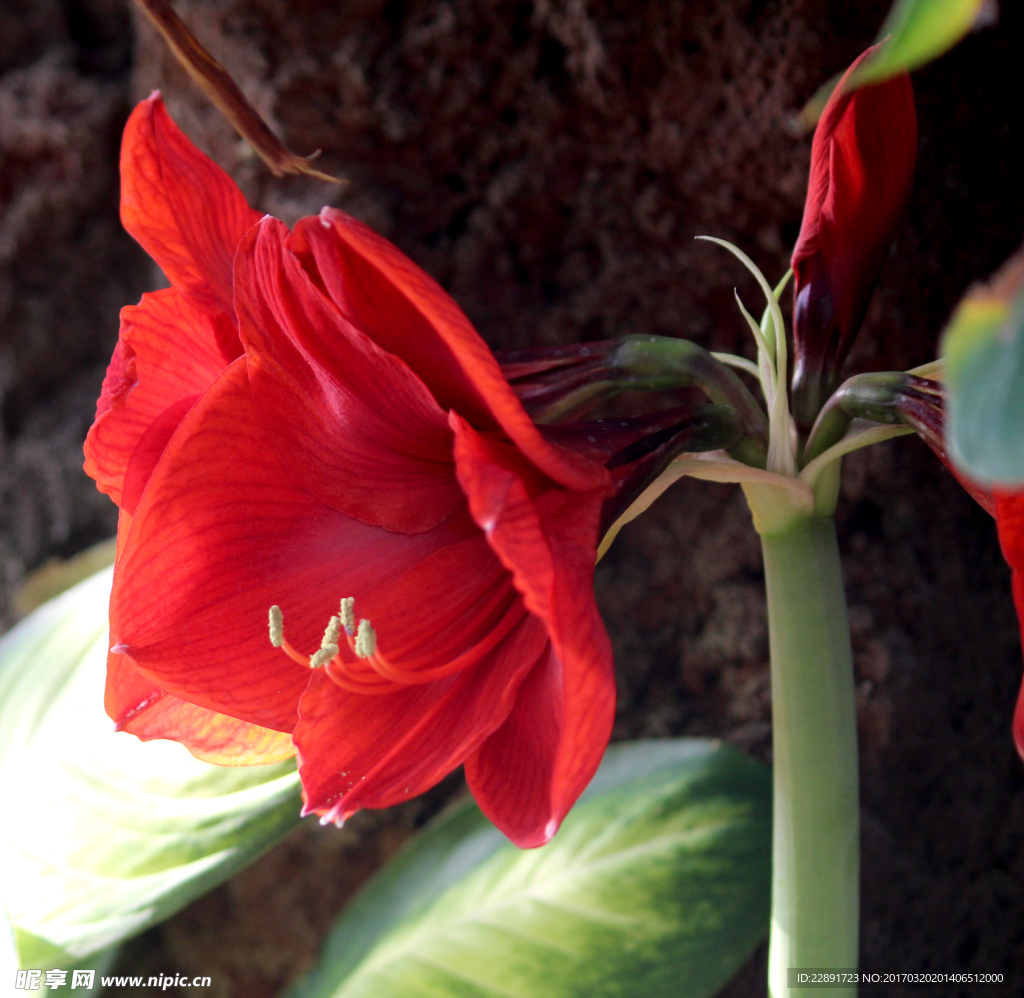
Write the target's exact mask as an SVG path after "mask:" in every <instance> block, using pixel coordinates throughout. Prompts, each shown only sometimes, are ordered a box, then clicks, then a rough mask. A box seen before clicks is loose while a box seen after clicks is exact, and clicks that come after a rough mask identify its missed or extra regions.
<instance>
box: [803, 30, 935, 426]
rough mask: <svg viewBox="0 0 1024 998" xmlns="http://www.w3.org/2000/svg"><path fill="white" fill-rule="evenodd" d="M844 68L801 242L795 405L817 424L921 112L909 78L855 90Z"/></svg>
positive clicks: (849, 339)
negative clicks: (918, 112)
mask: <svg viewBox="0 0 1024 998" xmlns="http://www.w3.org/2000/svg"><path fill="white" fill-rule="evenodd" d="M874 51H875V49H874V48H870V49H868V50H867V51H866V52H864V53H863V54H862V55H861V56H860V58H858V59H857V61H856V62H854V64H853V65H852V66H851V67H850V68H849V69H848V70H847V71H846V73H845V74H844V76H843V78H842V79H841V80H840V81H839V84H838V85H837V86H836V88H835V90H834V91H833V93H832V96H831V97H830V98H829V101H828V104H826V105H825V110H824V111H823V112H822V116H821V120H820V121H819V122H818V127H817V129H816V131H815V133H814V142H813V144H812V146H811V175H810V181H809V183H808V187H807V201H806V203H805V206H804V218H803V225H802V226H801V229H800V236H799V238H798V239H797V243H796V247H795V248H794V249H793V259H792V266H793V275H794V281H793V295H794V298H793V301H794V309H793V338H794V354H795V356H794V370H793V400H794V412H795V414H796V418H797V420H798V422H799V423H800V425H801V427H802V428H805V429H806V428H807V427H809V426H810V425H811V423H813V422H814V418H815V416H816V415H817V414H818V411H819V410H820V409H821V406H822V404H823V403H824V401H825V399H827V398H828V396H829V395H830V394H831V393H832V391H833V390H834V389H835V387H836V383H837V380H838V377H839V369H840V368H841V367H842V364H843V361H844V360H845V359H846V356H847V354H848V353H849V352H850V347H851V346H852V344H853V340H854V338H855V337H856V335H857V331H858V330H859V329H860V324H861V322H862V321H863V319H864V313H865V312H866V311H867V306H868V301H869V299H870V298H871V292H872V291H873V290H874V286H875V282H876V281H877V280H878V274H879V271H880V270H881V269H882V264H883V263H884V262H885V258H886V255H887V254H888V252H889V246H890V244H891V243H892V237H893V233H894V231H895V228H896V223H897V221H898V219H899V215H900V212H901V211H902V209H903V205H904V204H905V203H906V200H907V196H908V193H909V190H910V180H911V175H912V174H913V172H914V160H915V157H916V153H917V118H916V115H915V112H914V94H913V90H912V89H911V86H910V77H909V76H908V75H907V74H906V73H903V74H901V75H899V76H895V77H893V78H891V79H889V80H886V81H884V82H883V83H878V84H875V85H873V86H867V87H863V88H861V89H858V90H848V89H847V81H848V80H849V78H850V74H851V73H852V72H854V70H855V69H856V68H857V67H858V66H859V65H860V64H861V63H862V62H863V61H864V60H865V59H867V58H868V57H869V56H870V55H871V54H872V53H873V52H874Z"/></svg>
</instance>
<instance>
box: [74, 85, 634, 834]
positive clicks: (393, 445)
mask: <svg viewBox="0 0 1024 998" xmlns="http://www.w3.org/2000/svg"><path fill="white" fill-rule="evenodd" d="M122 185H123V187H122V191H123V193H122V218H123V220H124V223H125V226H126V227H127V228H128V230H129V231H130V232H131V233H132V234H133V235H134V236H135V237H136V238H137V239H138V240H139V242H141V243H142V245H143V246H144V247H145V248H146V249H147V251H148V252H149V253H150V254H151V255H152V256H153V258H154V259H155V260H156V261H157V263H158V264H159V265H160V266H161V267H162V268H163V270H164V272H165V273H166V275H167V276H168V278H169V279H170V281H171V284H172V287H171V288H170V289H168V290H164V291H157V292H155V293H152V294H147V295H145V296H143V299H142V302H141V303H140V304H139V305H138V306H135V307H130V308H126V309H124V310H123V312H122V325H121V336H120V340H119V342H118V345H117V348H116V350H115V352H114V356H113V359H112V360H111V363H110V368H109V370H108V372H107V377H106V380H105V382H104V386H103V394H102V396H101V398H100V400H99V403H98V404H97V416H96V422H95V423H94V425H93V427H92V430H91V431H90V433H89V438H88V441H87V443H86V455H87V459H86V468H87V470H88V471H89V473H90V474H91V475H92V476H93V477H94V478H95V479H96V481H97V484H98V485H99V487H100V488H101V489H102V490H103V491H105V492H107V493H108V494H109V495H110V496H111V497H112V498H113V499H114V500H115V501H116V502H118V503H119V505H120V506H121V522H120V528H119V539H118V548H119V553H118V558H117V563H116V567H115V574H114V587H113V592H112V595H111V606H110V627H111V641H112V642H113V647H112V650H111V654H110V657H109V665H108V679H107V695H106V704H107V710H108V713H109V714H110V715H111V717H113V718H114V719H115V721H117V723H118V726H119V727H120V728H122V729H124V730H127V731H130V732H133V733H134V734H136V735H138V736H139V737H141V738H144V739H148V738H174V739H176V740H178V741H181V742H183V743H184V744H185V745H187V746H188V747H189V748H190V749H191V750H192V751H193V752H195V753H196V754H197V755H199V756H201V757H203V758H207V759H210V760H213V761H217V762H225V763H253V762H263V761H269V760H271V759H279V758H283V757H285V756H287V755H288V754H290V753H291V751H292V742H293V740H294V745H295V746H296V747H297V749H298V753H299V760H300V762H299V767H300V774H301V778H302V784H303V790H304V796H305V803H306V807H307V809H308V810H311V811H316V812H319V813H321V814H325V815H326V816H327V817H328V818H332V819H337V818H342V817H344V816H345V815H347V814H350V813H351V812H353V811H355V810H357V809H359V808H363V807H387V806H389V805H391V804H395V803H397V802H399V801H403V800H406V799H408V798H410V797H413V796H415V795H416V794H419V793H421V792H422V791H424V790H426V789H427V788H429V787H430V786H432V785H433V784H435V783H436V782H437V781H438V780H440V779H441V778H442V777H443V776H444V775H446V774H447V773H449V772H450V771H451V770H452V769H454V768H455V767H457V766H459V765H460V764H465V771H466V777H467V780H468V782H469V785H470V787H471V788H472V790H473V793H474V795H475V796H476V798H477V800H478V801H479V803H480V805H481V807H482V808H483V810H484V811H485V812H486V813H487V814H488V815H489V816H490V817H491V818H492V819H493V820H494V822H495V823H496V824H497V825H498V826H499V827H500V828H502V829H503V830H504V831H505V832H506V833H507V834H508V835H509V837H510V838H512V839H513V840H514V841H515V842H517V843H518V844H519V845H522V846H535V845H540V844H542V843H544V842H546V841H547V840H548V839H549V838H550V837H551V835H553V834H554V831H555V830H556V829H557V827H558V824H559V822H560V821H561V819H562V818H563V816H564V815H565V813H566V812H567V811H568V809H569V807H570V806H571V805H572V803H573V802H574V801H575V799H576V797H577V796H578V795H579V793H580V792H581V791H582V789H583V788H584V787H585V786H586V784H587V782H588V781H589V779H590V777H591V775H592V774H593V772H594V770H595V769H596V767H597V765H598V762H599V761H600V758H601V755H602V753H603V751H604V748H605V745H606V743H607V741H608V737H609V733H610V730H611V723H612V716H613V709H614V681H613V674H612V664H611V654H610V649H609V643H608V639H607V636H606V634H605V632H604V628H603V626H602V624H601V620H600V617H599V616H598V613H597V609H596V606H595V603H594V598H593V592H592V585H591V577H592V573H593V565H594V556H595V549H596V545H597V541H598V522H599V516H600V512H601V506H602V502H603V501H604V500H605V498H606V497H607V496H608V495H609V493H610V491H611V483H612V477H611V475H610V473H609V472H608V471H607V470H606V469H605V467H604V466H603V463H602V460H603V459H600V458H599V457H598V456H595V455H593V454H591V455H585V454H582V453H579V452H577V451H576V450H573V449H570V448H569V447H567V446H563V445H561V444H560V443H557V442H554V441H549V440H547V439H545V437H543V436H542V435H541V433H540V432H539V431H538V429H537V427H536V426H534V424H533V423H532V422H531V421H530V419H529V417H528V416H527V414H526V412H525V411H524V410H523V408H522V405H521V404H520V402H519V401H518V399H517V398H516V396H515V394H514V393H513V391H512V390H511V388H510V387H509V386H508V384H507V382H506V381H505V379H504V378H503V377H502V374H501V371H500V369H499V367H498V365H497V362H496V361H495V360H494V358H493V356H492V355H491V353H490V351H489V350H488V348H487V347H486V345H485V344H484V342H483V341H482V340H481V339H480V337H479V336H478V335H477V333H476V332H475V331H474V330H473V328H472V327H471V326H470V324H469V322H468V320H467V319H466V317H465V316H464V315H463V314H462V312H461V311H460V310H459V309H458V307H457V306H456V304H455V303H454V302H453V301H452V300H451V298H450V297H449V296H448V295H447V294H446V293H445V292H444V291H443V290H442V289H441V288H440V287H439V286H438V285H437V284H435V283H434V282H433V281H432V280H431V279H430V278H429V277H428V276H427V275H426V274H424V273H423V272H422V271H421V270H420V269H419V268H418V267H416V266H415V265H414V264H413V263H412V262H411V261H409V260H408V259H407V258H406V257H404V256H403V255H402V254H401V253H400V252H399V251H398V250H397V249H396V248H395V247H394V246H392V245H391V244H390V243H388V242H387V241H385V240H384V239H382V238H381V237H379V236H377V235H376V234H375V233H373V232H372V231H371V230H370V229H368V228H367V227H366V226H365V225H362V224H361V223H359V222H357V221H355V220H354V219H352V218H350V217H348V216H346V215H344V214H343V213H342V212H340V211H337V210H333V209H324V211H322V212H321V213H320V215H319V216H314V217H310V218H304V219H302V220H301V221H299V222H298V223H297V225H296V226H295V230H294V232H292V233H289V232H288V230H287V229H286V228H285V226H284V225H283V224H282V223H280V222H278V221H276V220H275V219H272V218H270V217H264V218H262V219H261V218H260V216H259V215H258V214H257V213H256V212H253V211H252V210H251V209H250V208H249V207H248V206H247V205H246V203H245V201H244V199H243V197H242V195H241V193H240V192H239V191H238V190H237V188H236V187H235V186H234V184H233V183H232V182H231V181H230V179H229V178H228V177H227V175H226V174H224V173H223V171H221V170H220V169H219V168H218V167H217V166H216V165H214V164H213V163H212V162H211V161H210V160H209V159H207V158H206V157H205V156H204V155H203V154H202V153H200V152H199V151H198V150H196V149H195V148H194V147H193V146H192V145H191V144H190V143H189V142H188V140H187V139H185V137H184V136H183V135H182V134H181V133H180V132H179V131H178V130H177V128H176V127H175V126H174V124H173V122H172V121H171V120H170V118H169V117H168V115H167V113H166V111H165V109H164V107H163V104H162V102H161V101H160V99H159V96H158V95H154V96H153V97H151V98H150V99H149V100H148V101H145V102H143V103H142V104H141V105H139V107H137V108H136V110H135V112H134V113H133V115H132V117H131V119H130V120H129V123H128V126H127V129H126V132H125V138H124V147H123V152H122ZM566 439H568V437H566ZM591 451H593V447H591ZM345 597H354V611H355V614H356V615H357V616H358V617H362V618H367V619H369V620H372V622H373V623H372V630H373V631H375V633H376V636H377V640H378V642H379V644H378V646H377V648H376V650H375V651H374V649H373V647H372V644H373V642H372V641H370V640H369V636H370V635H369V630H368V629H367V625H362V627H363V631H362V633H361V640H362V645H361V646H360V647H359V649H358V650H359V651H360V653H361V654H360V655H357V654H356V653H355V651H354V650H353V645H359V642H358V641H357V642H352V641H351V640H348V641H346V640H344V639H343V638H342V634H343V633H344V632H339V630H338V626H337V625H335V626H334V632H333V635H331V634H329V635H328V636H327V639H325V640H329V639H331V638H332V637H333V639H334V641H336V642H337V643H338V645H340V650H338V651H337V653H336V654H333V652H332V651H331V649H329V650H328V653H325V655H323V656H319V658H327V659H329V662H328V663H327V664H326V665H324V666H323V667H319V668H311V667H310V666H308V665H307V664H306V660H305V658H304V656H301V655H300V656H297V657H298V659H299V661H298V662H297V661H293V659H292V658H290V657H289V656H288V655H286V654H284V653H283V651H282V649H280V648H274V647H272V646H271V644H270V643H269V641H268V640H267V629H266V628H267V623H266V622H267V611H268V608H269V607H270V606H271V605H272V604H279V605H280V607H281V608H282V610H283V614H284V622H285V626H286V630H287V638H288V643H287V645H286V646H285V647H286V648H291V647H292V646H295V647H297V648H299V649H302V650H303V651H306V652H308V651H311V650H314V649H316V648H317V646H318V645H319V644H320V642H321V634H322V633H323V632H324V627H325V625H326V624H327V623H328V621H329V619H330V618H331V617H332V615H338V614H339V600H341V599H342V598H345ZM347 623H348V624H349V631H350V632H351V631H352V630H354V627H352V624H353V623H354V622H353V621H347ZM346 636H347V635H346ZM371 652H372V654H371Z"/></svg>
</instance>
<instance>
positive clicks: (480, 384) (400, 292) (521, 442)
mask: <svg viewBox="0 0 1024 998" xmlns="http://www.w3.org/2000/svg"><path fill="white" fill-rule="evenodd" d="M294 240H295V250H296V252H297V253H298V255H299V256H300V257H301V258H302V259H303V260H304V261H305V262H306V264H307V267H308V268H309V269H310V270H311V271H312V272H315V273H316V276H317V279H318V280H320V281H321V282H322V283H323V286H324V288H325V289H326V291H327V292H328V294H329V295H330V296H331V298H332V299H333V301H334V303H335V304H336V305H337V307H338V309H339V310H340V312H341V314H342V315H343V316H344V317H345V318H346V319H347V320H348V321H349V322H350V323H351V324H352V325H353V326H354V327H355V328H357V329H359V330H362V332H364V333H365V334H366V335H367V336H369V337H370V338H371V339H372V340H373V341H374V342H376V343H377V344H378V345H379V346H381V347H383V348H384V349H385V350H387V351H388V352H389V353H392V354H394V355H395V356H396V357H400V358H401V359H402V360H404V361H405V362H406V364H408V365H409V367H410V368H411V369H412V370H413V371H414V372H415V373H416V375H418V376H419V378H420V379H421V380H422V381H423V382H424V384H426V386H427V387H428V388H429V389H430V391H431V393H432V394H433V396H434V398H436V399H437V401H438V403H439V404H440V406H441V408H443V409H455V410H456V411H458V412H460V413H462V414H463V416H464V417H465V418H466V419H468V420H469V421H470V422H471V423H472V424H473V425H474V426H477V427H479V428H480V429H484V430H487V429H496V428H498V427H501V429H502V430H504V432H505V433H506V434H508V436H509V437H510V438H511V439H512V441H513V442H514V443H515V444H516V446H517V447H518V448H519V449H520V450H521V451H522V452H523V453H524V454H525V455H526V457H527V458H529V460H531V461H532V462H533V463H534V464H536V465H537V467H538V468H540V469H541V470H542V471H543V472H544V473H545V474H547V475H548V476H550V477H551V478H552V479H554V480H555V481H556V482H560V483H561V484H563V485H566V486H568V487H570V488H574V489H589V488H598V487H601V486H602V485H604V484H605V483H606V482H607V473H606V472H605V470H604V468H603V467H601V466H600V465H599V464H597V463H596V462H593V461H589V460H587V459H586V458H585V457H583V456H581V455H579V454H574V453H571V452H569V451H567V450H565V449H564V448H561V447H559V446H558V445H556V444H551V443H548V442H547V441H545V440H544V438H543V437H542V436H541V434H540V432H539V431H538V430H537V427H536V426H535V425H534V424H533V422H532V421H531V419H530V418H529V416H528V415H527V414H526V411H525V410H524V409H523V407H522V404H521V403H520V402H519V400H518V399H517V398H516V395H515V392H514V391H513V390H512V388H511V387H510V386H509V384H508V382H507V381H506V380H505V378H504V376H503V375H502V373H501V368H500V367H499V366H498V362H497V361H496V360H495V358H494V355H493V354H492V353H491V351H490V349H489V348H488V346H487V344H486V343H485V342H484V341H483V339H482V338H481V337H480V334H479V333H477V331H476V330H475V329H474V328H473V326H472V325H471V324H470V322H469V319H467V318H466V316H465V314H464V313H463V312H462V310H461V309H460V308H459V306H458V305H457V304H456V303H455V301H454V300H453V299H452V298H451V296H450V295H449V294H448V293H447V292H446V291H445V290H444V289H443V288H442V287H441V286H440V285H439V284H437V282H436V281H434V279H433V278H431V277H430V276H429V275H428V274H426V273H425V272H424V271H423V270H422V269H420V268H419V267H418V266H416V264H415V263H413V262H412V260H410V259H409V258H408V257H407V256H405V255H404V254H403V253H402V252H401V251H400V250H399V249H398V248H397V247H395V246H393V245H392V244H391V243H389V242H388V241H387V240H386V239H384V238H382V237H381V236H379V235H377V233H375V232H374V231H373V230H372V229H370V228H369V227H368V226H366V225H364V224H363V223H362V222H359V221H357V220H356V219H354V218H352V217H350V216H349V215H346V214H345V213H344V212H342V211H339V210H338V209H336V208H324V209H323V211H321V213H320V215H319V216H318V217H310V218H304V219H300V221H299V222H298V223H297V224H296V226H295V236H294Z"/></svg>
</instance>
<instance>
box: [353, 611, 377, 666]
mask: <svg viewBox="0 0 1024 998" xmlns="http://www.w3.org/2000/svg"><path fill="white" fill-rule="evenodd" d="M353 651H355V653H356V655H358V656H359V657H360V658H371V657H372V656H373V654H374V653H375V652H376V651H377V632H376V631H375V630H374V629H373V626H372V625H371V624H370V622H369V621H368V620H366V619H365V618H364V619H363V620H360V621H359V630H358V631H357V632H356V642H355V648H354V649H353Z"/></svg>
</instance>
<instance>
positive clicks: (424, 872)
mask: <svg viewBox="0 0 1024 998" xmlns="http://www.w3.org/2000/svg"><path fill="white" fill-rule="evenodd" d="M770 852H771V787H770V778H769V776H768V773H767V771H766V770H765V769H764V767H762V766H761V765H759V764H758V763H755V762H752V761H751V760H749V759H747V758H746V757H744V756H743V755H742V754H740V753H739V752H737V751H736V750H735V749H732V748H730V747H728V746H723V745H720V744H719V743H716V742H709V741H701V740H665V741H651V742H637V743H632V744H628V745H616V746H612V747H611V748H610V749H609V750H608V752H607V755H606V757H605V761H604V764H603V765H602V767H601V770H600V771H599V773H598V775H597V776H596V777H595V779H594V781H593V783H592V784H591V786H590V787H589V788H588V789H587V792H586V794H585V795H584V797H583V798H581V800H580V802H579V803H578V804H577V805H576V807H575V808H574V809H573V811H572V812H571V813H570V814H569V816H568V817H567V818H566V820H565V822H564V824H563V825H562V829H561V830H560V831H559V833H558V834H557V835H556V836H555V838H554V840H553V841H552V842H551V843H550V844H549V845H547V846H545V847H543V848H541V849H535V850H530V851H525V852H524V851H520V850H517V849H516V848H515V847H514V846H511V845H509V844H508V843H506V842H505V841H504V839H503V837H502V836H501V834H500V833H499V832H497V831H496V830H495V829H494V828H493V827H492V826H491V825H490V823H489V822H488V821H487V819H486V818H485V817H484V816H483V815H482V814H481V813H480V811H479V810H478V809H477V807H476V806H475V805H474V804H473V803H472V802H471V801H465V802H463V803H461V804H460V805H457V806H456V807H454V808H453V809H450V810H449V811H448V812H446V813H445V814H443V815H441V816H440V818H439V819H438V820H437V821H435V822H434V823H433V824H432V825H431V826H430V827H428V829H427V830H426V831H424V832H423V833H422V834H421V835H420V836H418V838H417V839H415V840H414V841H413V842H412V843H411V844H410V846H409V847H407V848H406V849H405V850H403V852H401V853H400V854H399V855H398V856H397V857H396V858H395V860H394V861H392V862H391V863H390V864H389V865H388V866H387V867H385V868H384V870H382V871H381V872H380V873H379V874H378V875H377V876H375V877H374V878H373V879H372V880H371V881H370V882H369V883H368V885H367V886H366V887H365V888H364V890H363V891H362V892H361V893H360V895H359V896H358V897H357V898H356V899H355V900H354V902H353V903H352V904H351V905H350V906H349V908H348V909H347V911H346V913H345V914H344V915H343V917H342V918H341V920H340V921H339V922H338V923H337V924H336V925H335V927H334V929H333V930H332V932H331V934H330V936H329V938H328V941H327V943H326V946H325V949H324V952H323V955H322V957H321V961H320V963H319V966H318V967H317V969H316V970H315V971H314V972H313V973H312V974H311V975H310V976H309V977H308V978H306V979H305V980H304V981H301V982H299V984H298V985H296V987H295V988H293V990H292V991H291V992H289V998H329V996H330V998H357V996H359V998H408V996H410V995H430V996H432V998H455V996H460V998H462V996H473V998H499V996H501V998H509V996H520V995H522V996H529V998H570V996H572V998H601V996H605V995H607V996H611V995H615V996H618V998H630V996H637V998H640V996H643V998H659V996H665V998H668V996H672V998H698V996H707V995H711V994H714V993H715V992H716V991H717V990H718V989H719V988H721V986H722V985H723V984H724V983H725V982H726V981H727V980H728V979H729V978H730V977H731V976H732V975H733V974H734V973H735V971H736V970H737V969H738V968H739V967H740V965H741V964H742V963H743V962H744V961H745V960H746V959H747V957H749V955H750V953H751V952H752V950H753V949H754V947H755V946H756V945H757V943H758V942H759V941H760V940H761V939H762V938H763V937H764V935H765V934H766V932H767V930H768V905H769V893H770V887H769V880H770V862H771V861H770Z"/></svg>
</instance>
